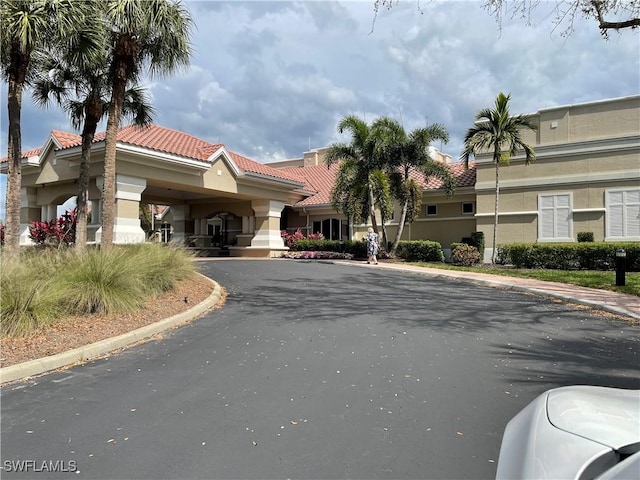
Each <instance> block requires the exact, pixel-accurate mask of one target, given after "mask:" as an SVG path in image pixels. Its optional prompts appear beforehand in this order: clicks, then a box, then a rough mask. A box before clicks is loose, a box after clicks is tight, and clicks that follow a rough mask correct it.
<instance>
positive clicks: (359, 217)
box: [325, 115, 391, 245]
mask: <svg viewBox="0 0 640 480" xmlns="http://www.w3.org/2000/svg"><path fill="white" fill-rule="evenodd" d="M344 132H349V133H350V134H351V142H350V143H334V144H332V145H331V146H329V149H328V150H327V152H326V154H325V162H326V163H327V166H331V165H333V164H335V163H340V166H339V168H338V173H337V175H336V183H335V185H334V187H333V189H332V191H331V202H332V204H333V206H334V208H336V209H337V210H338V211H340V212H342V213H344V214H345V215H347V216H348V217H349V218H351V219H353V220H354V221H356V222H364V221H366V220H367V218H370V221H371V225H372V227H373V229H374V230H375V231H376V233H378V222H377V220H376V212H375V209H376V207H378V209H379V210H380V212H381V214H382V218H383V219H384V218H387V217H388V216H389V213H390V211H391V201H390V191H389V183H388V179H387V176H386V175H385V174H384V172H383V170H382V167H383V164H382V159H381V157H379V156H377V155H376V139H375V138H374V137H373V136H372V134H371V128H370V126H369V125H368V124H367V122H365V121H364V120H362V119H360V118H358V117H357V116H355V115H347V116H345V117H344V118H343V119H342V120H340V123H338V133H341V134H342V133H344ZM383 223H384V221H383ZM383 233H384V232H383ZM382 245H386V239H385V236H384V235H383V242H382Z"/></svg>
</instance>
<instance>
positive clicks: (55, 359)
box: [0, 273, 222, 384]
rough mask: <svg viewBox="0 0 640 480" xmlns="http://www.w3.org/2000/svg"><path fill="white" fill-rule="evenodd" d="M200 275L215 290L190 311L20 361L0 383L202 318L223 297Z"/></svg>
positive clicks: (3, 374)
mask: <svg viewBox="0 0 640 480" xmlns="http://www.w3.org/2000/svg"><path fill="white" fill-rule="evenodd" d="M197 275H200V276H201V277H202V278H203V279H205V280H206V281H208V282H210V283H211V284H213V286H214V289H213V292H212V293H211V295H209V297H207V298H206V299H205V300H204V301H203V302H200V303H199V304H198V305H195V306H194V307H192V308H190V309H189V310H187V311H185V312H181V313H178V314H176V315H173V316H172V317H169V318H165V319H164V320H160V321H158V322H156V323H152V324H151V325H145V326H144V327H140V328H137V329H135V330H132V331H130V332H127V333H123V334H122V335H118V336H116V337H112V338H106V339H104V340H100V341H99V342H95V343H90V344H89V345H84V346H82V347H78V348H74V349H73V350H68V351H66V352H62V353H58V354H56V355H50V356H48V357H43V358H38V359H35V360H30V361H28V362H23V363H17V364H15V365H10V366H8V367H3V368H0V384H4V383H7V382H12V381H14V380H19V379H23V378H25V377H32V376H34V375H40V374H42V373H45V372H48V371H50V370H56V369H58V368H62V367H66V366H69V365H72V364H74V363H77V362H83V361H87V360H90V359H92V358H96V357H99V356H101V355H104V354H105V353H108V352H111V351H113V350H118V349H120V348H123V347H127V346H129V345H132V344H134V343H137V342H139V341H141V340H145V339H149V338H150V337H152V336H154V335H156V334H158V333H160V332H163V331H165V330H168V329H170V328H173V327H175V326H177V325H180V324H182V323H185V322H187V321H189V320H193V319H195V318H197V317H199V316H200V315H202V314H204V313H205V312H206V311H207V310H209V309H210V308H211V307H213V306H214V305H215V304H216V303H217V302H218V300H220V297H221V296H222V288H221V287H220V285H219V284H218V283H217V282H215V281H213V280H212V279H210V278H208V277H205V276H204V275H202V274H200V273H198V274H197Z"/></svg>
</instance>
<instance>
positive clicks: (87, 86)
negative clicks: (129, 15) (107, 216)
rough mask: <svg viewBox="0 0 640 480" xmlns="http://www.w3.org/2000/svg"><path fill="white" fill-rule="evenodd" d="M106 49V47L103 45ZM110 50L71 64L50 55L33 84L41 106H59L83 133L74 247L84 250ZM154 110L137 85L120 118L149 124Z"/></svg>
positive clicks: (104, 111) (129, 92)
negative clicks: (93, 151) (99, 58)
mask: <svg viewBox="0 0 640 480" xmlns="http://www.w3.org/2000/svg"><path fill="white" fill-rule="evenodd" d="M105 47H106V45H105ZM108 55H109V51H108V49H107V48H105V50H104V55H103V59H102V61H97V62H94V61H92V62H90V63H85V64H82V65H73V64H70V63H69V62H68V61H66V60H67V59H65V58H64V56H63V55H61V54H58V53H51V52H50V53H49V54H47V55H46V57H45V58H44V59H43V61H42V74H41V76H40V78H38V80H36V81H35V82H34V84H33V97H34V100H35V101H36V103H38V104H39V105H41V106H45V107H46V106H48V105H49V104H50V103H51V100H55V102H56V103H57V104H58V105H60V106H61V107H62V108H63V110H65V111H66V112H67V113H68V114H69V117H70V119H71V123H72V125H73V127H74V128H75V129H77V130H82V134H81V138H82V151H81V155H80V171H79V175H78V197H77V206H76V213H77V224H76V243H75V248H76V250H78V251H83V250H84V249H85V247H86V242H87V203H88V194H89V165H90V160H91V145H92V143H93V138H94V136H95V133H96V130H97V128H98V124H99V122H100V120H102V119H103V118H104V117H106V116H107V112H108V108H109V98H110V93H111V90H110V87H111V81H110V80H111V79H110V77H109V75H108V73H109V72H108V70H106V69H105V68H104V67H103V65H105V64H107V63H108V62H107V57H108ZM152 115H153V107H151V105H150V104H149V102H148V98H147V95H146V91H145V90H144V89H143V88H141V87H138V86H134V87H131V88H129V89H128V90H127V91H126V92H125V100H124V104H123V116H125V117H132V119H133V122H134V123H135V124H137V125H148V124H150V123H151V121H152Z"/></svg>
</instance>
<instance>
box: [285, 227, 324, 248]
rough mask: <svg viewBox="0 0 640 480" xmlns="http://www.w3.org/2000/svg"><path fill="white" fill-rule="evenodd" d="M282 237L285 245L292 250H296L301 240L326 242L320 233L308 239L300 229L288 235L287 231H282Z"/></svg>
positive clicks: (311, 235) (313, 234)
mask: <svg viewBox="0 0 640 480" xmlns="http://www.w3.org/2000/svg"><path fill="white" fill-rule="evenodd" d="M280 236H281V237H282V239H283V240H284V244H285V245H286V246H287V247H289V248H290V249H291V250H295V249H296V247H297V246H298V241H300V240H324V235H323V234H322V233H320V232H317V233H312V234H310V235H309V236H308V237H305V236H304V233H302V230H300V229H299V228H298V229H297V230H296V231H295V232H294V233H288V232H287V231H286V230H282V231H280Z"/></svg>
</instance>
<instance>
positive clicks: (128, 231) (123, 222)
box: [96, 175, 147, 243]
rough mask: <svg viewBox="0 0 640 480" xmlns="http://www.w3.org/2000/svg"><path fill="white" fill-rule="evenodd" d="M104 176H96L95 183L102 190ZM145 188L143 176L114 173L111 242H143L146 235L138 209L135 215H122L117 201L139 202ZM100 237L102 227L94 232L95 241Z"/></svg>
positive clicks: (124, 202)
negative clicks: (113, 208)
mask: <svg viewBox="0 0 640 480" xmlns="http://www.w3.org/2000/svg"><path fill="white" fill-rule="evenodd" d="M103 183H104V178H101V177H100V178H97V179H96V185H97V187H98V188H99V189H100V190H102V185H103ZM145 188H147V180H146V179H145V178H138V177H130V176H127V175H116V195H115V197H116V217H115V219H114V225H113V243H144V241H145V240H146V235H145V233H144V230H142V227H141V225H140V215H139V210H138V209H136V213H135V216H131V215H129V216H124V215H123V214H122V213H121V212H122V210H123V208H121V207H122V205H119V204H118V203H119V202H120V201H122V203H123V204H126V202H138V203H139V202H140V200H141V199H142V192H144V190H145ZM100 223H102V222H100ZM101 237H102V227H101V228H99V229H98V231H97V232H96V242H100V240H101Z"/></svg>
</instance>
